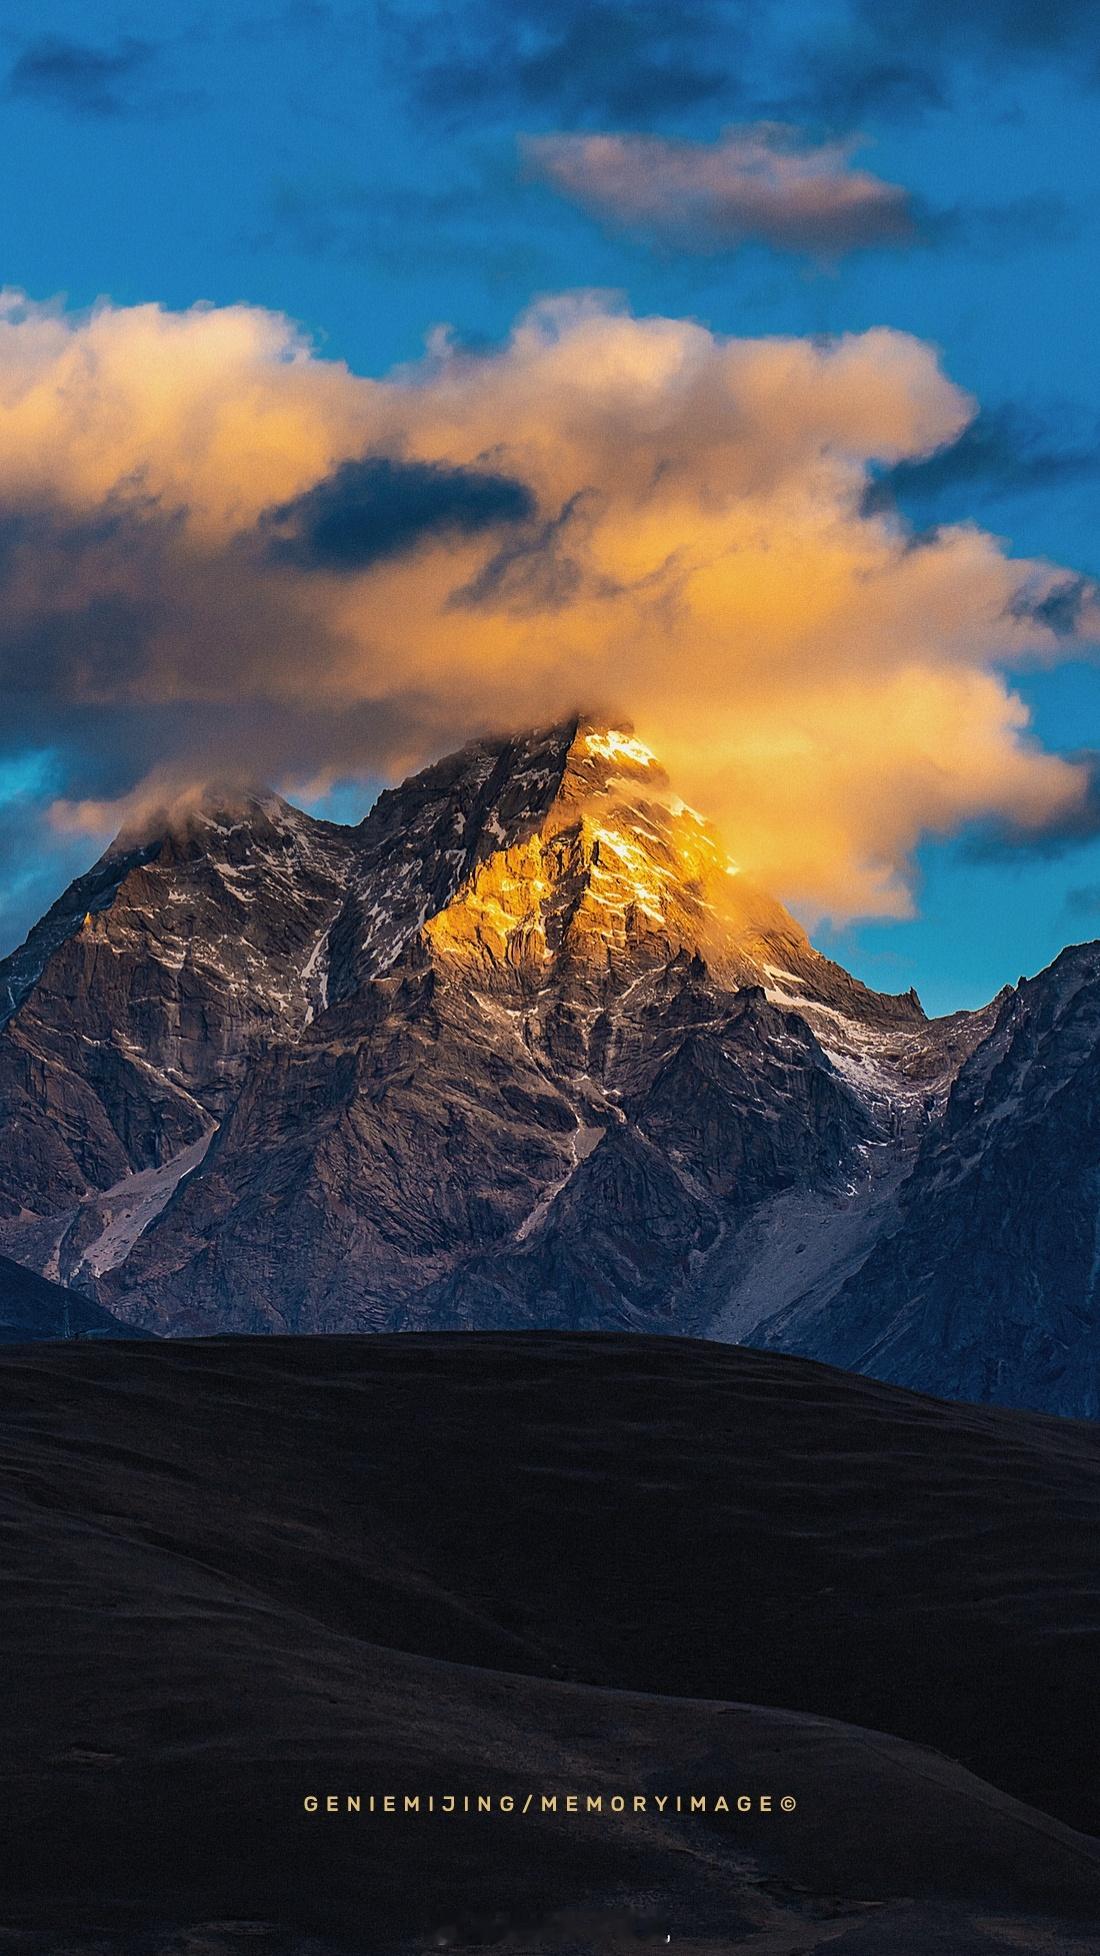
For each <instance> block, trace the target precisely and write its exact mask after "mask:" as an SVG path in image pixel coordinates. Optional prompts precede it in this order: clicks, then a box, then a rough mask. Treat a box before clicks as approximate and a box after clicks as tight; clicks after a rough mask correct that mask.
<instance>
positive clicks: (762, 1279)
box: [0, 718, 1041, 1393]
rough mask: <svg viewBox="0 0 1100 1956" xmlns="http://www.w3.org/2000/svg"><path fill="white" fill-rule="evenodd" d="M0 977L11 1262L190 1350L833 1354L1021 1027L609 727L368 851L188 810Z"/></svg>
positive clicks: (455, 775) (437, 807) (517, 767)
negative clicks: (402, 1343)
mask: <svg viewBox="0 0 1100 1956" xmlns="http://www.w3.org/2000/svg"><path fill="white" fill-rule="evenodd" d="M0 979H2V980H3V982H4V984H5V985H6V987H7V990H8V994H9V997H10V999H11V1001H12V1003H11V1007H10V1008H9V1010H10V1016H9V1018H8V1022H7V1025H6V1028H5V1030H4V1034H3V1040H2V1045H0V1087H2V1090H3V1092H4V1094H5V1095H6V1097H7V1102H8V1105H9V1106H10V1108H11V1119H10V1121H9V1123H8V1125H7V1127H6V1129H5V1137H6V1138H5V1148H4V1157H3V1173H4V1207H5V1211H6V1215H5V1218H4V1220H3V1222H2V1223H0V1238H2V1240H3V1243H4V1245H5V1247H6V1248H7V1249H8V1251H9V1252H10V1253H12V1254H13V1255H15V1256H17V1257H19V1258H20V1259H21V1260H22V1261H23V1262H24V1263H25V1264H27V1265H28V1266H29V1267H31V1268H33V1269H36V1270H38V1271H39V1272H41V1273H42V1274H43V1275H44V1276H46V1277H48V1278H50V1279H52V1280H60V1281H61V1282H63V1283H65V1284H68V1285H70V1286H72V1287H73V1288H74V1289H76V1290H77V1291H79V1292H80V1293H81V1294H83V1295H87V1296H88V1297H92V1298H95V1299H96V1300H97V1301H98V1302H99V1304H100V1305H102V1306H104V1307H105V1308H106V1309H108V1310H110V1311H111V1312H112V1313H114V1314H115V1316H117V1317H120V1318H121V1319H122V1320H124V1321H126V1322H130V1323H132V1324H135V1325H140V1326H142V1327H143V1328H145V1329H149V1330H156V1331H160V1332H165V1331H167V1332H175V1333H179V1332H186V1331H212V1330H230V1329H239V1330H251V1331H264V1330H266V1331H270V1330H280V1329H293V1330H335V1329H372V1330H377V1329H383V1328H387V1327H414V1326H415V1327H419V1328H433V1327H439V1326H444V1325H486V1326H497V1325H511V1324H519V1325H525V1324H557V1325H560V1326H562V1327H567V1328H599V1327H607V1328H612V1327H615V1326H623V1325H625V1326H629V1327H633V1328H638V1329H644V1328H658V1329H661V1330H666V1331H677V1330H678V1331H689V1332H692V1333H700V1332H703V1333H711V1334H713V1335H716V1336H719V1337H723V1338H730V1337H737V1338H747V1337H751V1338H756V1339H759V1338H761V1337H763V1336H764V1335H766V1334H768V1326H769V1325H770V1324H771V1322H772V1320H778V1319H780V1318H782V1321H783V1323H784V1324H785V1325H786V1326H787V1330H786V1332H785V1334H784V1335H785V1337H786V1338H787V1340H788V1342H789V1343H791V1344H792V1346H795V1347H798V1346H799V1345H800V1343H803V1342H805V1340H804V1339H803V1334H802V1329H801V1327H802V1322H803V1317H804V1316H805V1315H807V1314H809V1315H810V1316H812V1315H813V1313H814V1312H820V1311H821V1310H822V1308H823V1306H825V1305H827V1303H828V1299H829V1297H830V1296H831V1295H832V1294H833V1292H834V1291H835V1290H836V1289H837V1288H838V1287H839V1285H840V1284H841V1283H842V1282H843V1281H844V1280H845V1278H846V1276H847V1275H848V1274H849V1272H850V1271H851V1269H852V1268H853V1267H854V1266H856V1265H858V1264H859V1263H860V1262H861V1261H862V1260H863V1259H864V1258H865V1257H866V1256H867V1254H868V1253H869V1252H870V1250H871V1249H872V1248H873V1246H874V1245H875V1244H876V1243H877V1242H879V1241H880V1240H882V1238H883V1236H884V1235H885V1234H888V1233H889V1231H890V1229H891V1228H892V1227H893V1226H894V1221H895V1215H896V1205H897V1198H898V1189H899V1185H900V1184H901V1183H902V1182H903V1181H904V1178H905V1176H906V1174H907V1173H908V1171H909V1169H910V1167H911V1166H912V1163H913V1160H914V1158H915V1156H916V1154H917V1153H918V1152H919V1150H920V1148H921V1147H922V1145H923V1144H924V1141H925V1138H926V1136H927V1135H928V1133H929V1132H930V1131H931V1130H932V1129H933V1128H934V1127H935V1126H936V1124H937V1123H938V1122H940V1121H941V1120H942V1119H943V1108H944V1104H945V1101H946V1100H947V1097H948V1095H949V1093H950V1090H951V1085H952V1081H953V1078H954V1076H955V1073H956V1072H957V1070H958V1067H959V1065H960V1064H961V1062H962V1061H963V1060H964V1059H965V1058H966V1056H967V1054H968V1053H969V1052H970V1051H971V1050H973V1049H974V1048H975V1047H976V1046H978V1045H980V1043H981V1041H982V1040H983V1039H984V1038H985V1036H986V1035H987V1033H988V1032H989V1030H990V1026H991V1024H992V1019H993V1016H994V1014H993V1012H992V1009H991V1010H990V1011H987V1012H979V1013H974V1014H962V1015H955V1016H954V1017H952V1018H948V1019H946V1020H929V1019H927V1018H926V1016H925V1014H924V1012H923V1010H922V1008H921V1005H920V1003H919V1001H918V999H917V998H916V996H915V994H912V993H908V994H905V995H901V996H892V995H887V994H879V993H874V992H871V991H868V990H867V989H866V987H864V986H862V985H861V984H859V983H858V981H856V980H855V979H853V978H852V977H850V976H849V974H847V973H846V972H845V971H844V970H843V969H842V968H841V967H839V966H838V965H836V964H834V963H832V962H831V961H830V960H828V959H827V958H824V957H822V956H821V955H820V954H819V953H818V952H817V951H816V950H815V949H814V948H813V946H812V945H811V943H810V942H809V940H808V938H807V936H806V934H805V932H804V931H802V929H801V928H800V927H799V926H798V925H797V924H796V923H795V922H794V920H793V919H792V918H791V917H790V916H789V914H788V913H787V912H786V911H785V910H784V908H783V907H782V905H780V904H779V903H777V902H776V901H775V900H774V899H773V898H771V897H770V896H768V895H767V893H766V892H764V891H763V890H761V889H760V888H758V887H757V886H755V885H754V884H753V883H752V882H751V881H750V880H749V879H748V878H747V877H745V876H744V875H743V874H742V873H741V871H740V870H739V869H738V866H737V864H736V862H735V861H734V860H733V859H732V857H731V856H730V854H729V852H728V850H727V848H726V846H725V844H724V843H723V842H722V841H721V840H720V838H719V835H718V833H717V832H716V830H715V829H714V828H713V827H712V826H711V825H710V824H709V823H708V822H707V821H706V820H705V819H704V817H703V816H702V815H701V814H700V813H698V812H697V811H696V810H694V809H693V808H691V807H689V806H688V805H686V804H685V803H684V801H683V800H682V799H681V798H680V797H679V796H678V795H677V794H676V792H675V789H674V787H673V785H672V784H671V783H670V781H669V778H668V776H667V775H666V773H665V771H664V769H663V768H662V767H661V765H660V763H659V762H658V760H657V759H656V757H655V756H654V755H653V754H652V753H651V752H650V750H649V749H648V748H647V747H646V746H645V745H644V744H643V743H642V742H641V741H639V740H638V739H637V737H636V736H635V735H634V734H633V733H632V732H631V731H630V730H629V729H628V728H624V727H621V726H615V725H612V724H608V723H606V722H602V721H599V720H592V719H583V718H582V719H573V720H571V721H569V722H566V723H563V724H561V725H558V726H554V727H550V728H548V729H544V730H541V731H534V732H530V733H526V734H521V735H516V736H511V737H504V738H498V739H493V740H486V741H481V742H477V743H475V744H473V745H472V746H470V747H467V748H465V749H463V750H461V751H460V752H458V753H456V754H453V755H451V756H449V757H448V758H447V759H445V760H443V761H440V762H438V763H436V764H434V765H433V766H431V767H429V768H428V769H426V770H425V771H424V772H423V773H421V774H419V775H416V776H413V777H412V778H411V779H410V780H409V781H407V782H406V783H405V784H404V786H402V787H401V788H398V789H394V790H391V791H389V792H388V793H386V794H385V795H383V796H382V797H381V798H380V800H379V801H378V803H377V804H376V806H375V808H374V810H373V811H372V812H371V814H370V815H369V816H368V817H367V818H366V819H365V820H364V821H363V822H362V823H360V824H359V825H358V826H356V827H344V828H341V827H340V826H338V825H336V824H333V823H328V822H323V821H317V820H315V819H314V818H311V817H309V816H306V815H304V814H302V813H301V812H300V811H298V810H296V809H294V808H292V807H291V806H290V805H289V804H287V803H286V802H284V801H282V800H280V799H279V798H278V797H275V796H271V795H269V794H265V793H254V794H251V795H247V796H239V797H238V798H237V799H236V800H235V801H226V800H224V799H223V801H221V802H209V803H200V804H198V805H189V806H188V807H187V808H185V809H183V810H180V811H177V813H176V814H174V815H172V816H171V817H170V818H168V819H167V821H166V822H164V821H162V822H161V823H160V824H159V826H158V825H154V827H153V830H152V831H151V832H150V831H136V832H133V833H131V834H129V835H126V836H123V837H121V838H120V839H119V841H118V842H117V843H116V844H114V845H112V847H111V849H109V850H108V852H107V854H106V856H105V858H104V860H103V862H102V863H101V864H100V865H98V866H97V867H96V868H95V869H94V870H93V871H92V872H91V874H90V876H89V877H88V878H85V879H83V880H82V881H80V882H79V883H78V884H77V885H74V887H73V889H72V890H71V891H69V892H68V893H67V894H66V895H65V896H64V897H63V898H62V899H60V900H59V902H58V904H57V905H56V906H55V907H54V909H53V911H52V912H51V913H50V914H49V915H48V916H47V917H46V918H44V919H43V921H42V924H41V925H40V926H38V927H37V928H36V929H35V930H34V931H32V933H31V935H30V937H29V938H28V941H27V943H26V945H25V946H24V947H22V948H21V950H20V951H19V952H17V953H16V954H15V956H14V957H13V958H12V959H10V960H9V961H8V964H7V966H6V967H5V968H4V970H3V971H0ZM827 1316H828V1314H827V1311H826V1321H827ZM768 1335H770V1334H768ZM819 1335H824V1334H819ZM811 1343H812V1339H811ZM857 1360H858V1354H857ZM930 1362H934V1361H930ZM871 1369H873V1362H872V1364H871ZM1035 1389H1036V1390H1040V1391H1041V1389H1040V1388H1035ZM1007 1390H1008V1391H1009V1393H1011V1392H1012V1390H1013V1388H1012V1386H1011V1384H1010V1385H1009V1386H1008V1387H1007Z"/></svg>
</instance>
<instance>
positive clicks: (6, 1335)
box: [0, 1256, 150, 1345]
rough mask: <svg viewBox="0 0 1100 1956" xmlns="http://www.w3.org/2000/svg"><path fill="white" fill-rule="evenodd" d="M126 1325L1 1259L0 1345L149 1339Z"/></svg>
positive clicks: (84, 1298)
mask: <svg viewBox="0 0 1100 1956" xmlns="http://www.w3.org/2000/svg"><path fill="white" fill-rule="evenodd" d="M149 1336H150V1334H149V1332H147V1331H139V1330H136V1329H135V1327H134V1326H133V1325H129V1324H122V1323H121V1322H120V1321H119V1319H118V1318H116V1317H112V1316H111V1313H110V1311H105V1310H104V1309H103V1308H102V1306H101V1305H99V1304H96V1303H95V1302H93V1300H92V1299H91V1298H90V1297H80V1296H78V1295H77V1294H76V1292H75V1291H71V1290H66V1289H65V1288H64V1286H63V1285H61V1284H51V1283H48V1282H47V1280H46V1279H45V1277H39V1276H37V1275H36V1274H35V1272H34V1271H33V1270H25V1269H24V1268H23V1266H22V1264H20V1263H13V1262H12V1260H11V1258H10V1257H6V1256H0V1344H3V1345H25V1344H30V1343H33V1342H34V1341H36V1340H38V1339H54V1338H147V1337H149Z"/></svg>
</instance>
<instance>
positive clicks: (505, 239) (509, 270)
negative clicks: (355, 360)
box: [249, 159, 549, 289]
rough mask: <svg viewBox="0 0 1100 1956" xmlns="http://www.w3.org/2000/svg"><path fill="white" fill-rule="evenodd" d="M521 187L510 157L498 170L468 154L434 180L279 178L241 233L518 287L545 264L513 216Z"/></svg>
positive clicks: (312, 254) (308, 252)
mask: <svg viewBox="0 0 1100 1956" xmlns="http://www.w3.org/2000/svg"><path fill="white" fill-rule="evenodd" d="M521 194H522V187H521V186H518V185H517V183H516V180H515V171H514V167H512V165H511V160H510V159H509V167H508V170H507V171H506V172H505V171H494V170H493V169H491V168H489V167H487V166H485V164H484V163H483V162H482V163H481V166H480V167H479V166H478V163H477V162H476V161H475V162H472V163H471V165H470V167H469V169H468V170H464V171H462V172H461V173H458V172H456V173H455V174H454V175H453V176H452V180H451V181H450V182H449V183H448V184H447V186H446V187H445V188H443V189H438V190H434V189H430V188H429V187H428V186H427V185H426V184H422V183H421V184H409V183H398V182H379V181H378V180H375V181H374V182H372V183H370V184H366V183H363V182H362V181H360V180H358V179H356V178H354V177H346V176H344V177H339V178H329V179H327V180H326V179H321V178H312V179H311V178H299V179H296V180H295V179H283V180H282V181H280V182H278V183H276V185H275V186H274V189H273V191H272V194H271V198H270V201H269V207H268V219H267V222H266V224H265V225H264V227H263V229H262V230H261V231H259V232H258V233H257V234H255V235H253V236H252V237H251V238H250V240H249V242H250V243H251V245H252V247H253V249H257V250H260V251H264V250H268V249H270V248H271V247H272V246H273V245H274V246H276V247H279V248H283V247H285V246H287V245H289V246H290V247H291V248H292V249H293V250H295V251H300V252H301V253H302V254H303V255H304V256H306V257H309V258H318V259H326V258H327V259H336V260H346V261H348V262H350V263H368V264H371V265H372V266H375V267H378V268H381V269H384V270H386V271H389V272H396V273H406V272H409V271H415V272H423V271H426V270H431V271H433V272H439V271H440V270H441V269H444V268H445V269H446V270H448V271H449V272H451V273H452V274H453V275H458V276H461V275H463V274H469V273H471V272H472V273H475V274H477V275H478V276H480V277H481V278H483V279H484V280H485V281H486V282H487V283H488V284H490V285H503V286H508V287H512V288H520V289H524V288H528V287H530V286H531V285H532V284H538V283H540V282H542V281H548V274H549V268H548V264H547V260H546V254H545V252H544V251H543V249H542V245H541V241H540V240H539V239H537V238H535V237H533V236H532V226H531V225H530V224H529V223H528V224H526V225H523V224H521V223H517V222H516V221H515V219H516V209H515V206H516V201H517V197H518V196H519V195H521Z"/></svg>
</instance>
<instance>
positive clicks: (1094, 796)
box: [963, 747, 1100, 862]
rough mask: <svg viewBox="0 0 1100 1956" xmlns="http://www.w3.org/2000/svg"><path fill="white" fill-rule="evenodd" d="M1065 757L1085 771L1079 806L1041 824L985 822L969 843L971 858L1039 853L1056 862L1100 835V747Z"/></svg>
mask: <svg viewBox="0 0 1100 1956" xmlns="http://www.w3.org/2000/svg"><path fill="white" fill-rule="evenodd" d="M1064 758H1065V759H1066V760H1067V761H1071V762H1072V763H1073V765H1074V766H1075V767H1078V768H1080V769H1081V770H1082V772H1083V773H1084V775H1085V789H1084V793H1083V795H1082V796H1081V799H1080V800H1079V801H1078V802H1077V804H1076V806H1074V807H1073V808H1070V809H1067V810H1065V811H1063V812H1062V813H1060V814H1058V815H1056V816H1053V817H1052V818H1051V819H1049V820H1048V821H1046V822H1044V823H1041V824H1039V825H1037V826H1032V827H1027V828H1025V827H1023V826H1022V825H1017V824H1016V823H1014V822H1011V821H998V822H992V823H989V824H987V825H983V826H982V827H981V828H980V829H979V830H978V831H976V832H975V833H974V834H973V835H971V836H970V838H969V839H968V841H967V842H966V843H965V845H964V847H963V855H964V857H966V858H967V859H968V860H969V861H971V862H1007V861H1011V860H1012V859H1014V858H1019V857H1021V856H1031V857H1035V856H1038V857H1039V858H1041V859H1042V860H1044V861H1047V862H1055V861H1057V860H1058V858H1059V857H1062V856H1067V855H1069V853H1070V851H1071V850H1073V849H1079V848H1080V847H1081V846H1082V844H1084V843H1086V842H1094V841H1095V840H1096V838H1097V836H1100V749H1097V748H1093V747H1083V748H1079V749H1078V750H1077V751H1076V752H1075V753H1071V754H1066V755H1065V757H1064Z"/></svg>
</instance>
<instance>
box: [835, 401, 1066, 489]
mask: <svg viewBox="0 0 1100 1956" xmlns="http://www.w3.org/2000/svg"><path fill="white" fill-rule="evenodd" d="M1066 419H1067V417H1066V416H1065V415H1063V414H1061V413H1059V412H1058V411H1049V410H1048V412H1047V413H1046V414H1040V413H1037V412H1036V411H1035V410H1034V409H1032V410H1028V409H1024V408H1020V407H1017V406H1014V405H1011V404H1004V405H1002V406H1000V407H995V408H982V409H981V410H980V412H979V413H978V414H976V415H975V417H974V419H973V421H971V422H970V423H969V424H968V426H967V427H965V428H964V429H963V431H962V433H961V434H960V435H959V436H958V437H957V438H956V440H954V441H953V442H949V443H948V444H947V446H946V447H944V448H941V449H938V450H937V451H936V452H935V453H934V454H932V455H922V456H917V457H916V458H907V459H905V460H903V461H900V462H896V463H895V464H894V465H893V467H892V468H889V469H885V470H882V471H880V472H878V473H877V474H876V475H875V477H874V479H873V480H872V481H871V482H870V483H869V484H868V487H867V490H866V492H865V494H864V498H863V508H864V511H865V512H866V513H867V514H868V515H873V514H875V513H876V512H877V511H880V510H889V509H893V508H895V507H896V506H897V505H898V504H900V505H901V506H902V507H904V508H908V509H929V508H935V507H937V506H939V505H941V504H942V503H943V502H945V501H950V500H951V499H952V498H953V497H955V496H956V494H957V492H962V493H964V494H966V495H968V496H969V497H970V498H971V500H973V498H974V497H975V496H983V497H984V496H990V495H993V496H1005V495H1016V494H1021V493H1027V492H1029V491H1032V490H1036V489H1047V488H1054V487H1056V486H1057V485H1058V484H1060V483H1063V482H1070V481H1077V480H1082V479H1087V478H1088V477H1090V476H1095V475H1097V474H1100V428H1094V429H1093V430H1092V432H1091V434H1090V436H1089V438H1088V440H1086V441H1081V439H1080V437H1079V436H1078V435H1076V433H1074V432H1072V431H1071V430H1070V429H1069V428H1068V427H1066V426H1065V425H1064V423H1065V421H1066ZM1074 419H1075V420H1079V419H1080V416H1079V415H1078V416H1075V417H1074Z"/></svg>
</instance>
